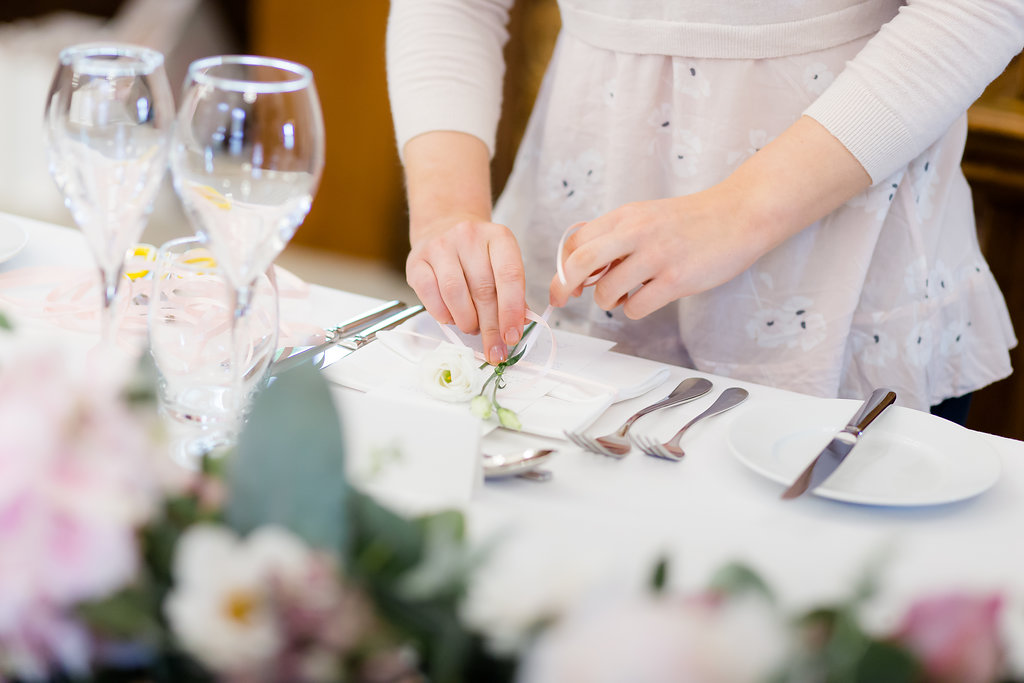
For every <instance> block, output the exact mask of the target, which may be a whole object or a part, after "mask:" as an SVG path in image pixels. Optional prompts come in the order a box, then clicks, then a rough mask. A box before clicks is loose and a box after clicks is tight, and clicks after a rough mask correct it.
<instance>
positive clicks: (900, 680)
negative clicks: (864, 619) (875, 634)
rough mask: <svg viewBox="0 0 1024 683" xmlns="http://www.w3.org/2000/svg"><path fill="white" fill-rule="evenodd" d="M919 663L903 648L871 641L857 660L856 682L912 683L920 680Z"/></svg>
mask: <svg viewBox="0 0 1024 683" xmlns="http://www.w3.org/2000/svg"><path fill="white" fill-rule="evenodd" d="M921 675H922V670H921V665H920V664H919V663H918V661H917V659H916V658H915V657H914V656H913V655H912V654H911V653H910V652H909V651H907V650H905V649H904V648H902V647H900V646H898V645H896V644H894V643H888V642H884V641H878V640H876V641H872V642H871V643H869V644H868V647H867V649H866V650H865V651H864V653H863V654H862V655H861V657H860V659H859V660H858V661H857V665H856V670H855V673H854V680H855V681H857V683H914V681H920V680H921Z"/></svg>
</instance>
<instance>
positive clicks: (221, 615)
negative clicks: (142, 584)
mask: <svg viewBox="0 0 1024 683" xmlns="http://www.w3.org/2000/svg"><path fill="white" fill-rule="evenodd" d="M309 561H310V551H309V549H308V548H307V547H306V546H305V545H304V544H303V543H302V541H300V540H299V539H298V538H297V537H296V536H294V535H293V534H291V533H290V532H288V531H286V530H284V529H280V528H274V527H263V528H260V529H257V530H256V531H254V532H253V533H252V534H250V535H249V536H248V537H247V538H246V539H244V540H240V539H239V538H238V537H237V536H235V534H234V533H233V532H231V531H230V530H228V529H226V528H224V527H220V526H214V525H196V526H193V527H191V528H189V530H188V531H186V532H185V533H184V535H182V537H181V540H180V541H179V543H178V547H177V554H176V556H175V558H174V578H175V587H174V589H173V590H172V592H171V593H170V595H168V597H167V601H166V603H165V604H164V610H165V612H166V614H167V617H168V619H169V621H170V624H171V628H172V630H173V632H174V634H175V636H176V637H177V638H178V641H179V642H180V643H181V645H182V647H183V648H184V649H185V650H186V651H187V652H189V653H190V654H192V655H194V656H195V657H196V658H197V659H199V660H200V661H201V662H203V664H205V665H206V666H208V667H210V668H211V669H212V670H213V671H215V672H217V673H233V672H240V671H255V670H259V668H260V667H262V666H265V665H266V664H268V663H269V662H272V661H273V659H274V658H275V656H276V655H277V654H278V652H279V651H280V649H281V648H282V647H283V645H284V638H285V634H284V633H283V632H282V626H281V624H279V623H278V620H277V618H276V614H275V611H274V605H273V604H272V595H271V591H272V588H273V586H274V585H275V582H278V585H285V586H288V585H292V584H294V583H299V582H301V581H303V580H304V578H303V577H305V576H306V568H307V566H308V564H309Z"/></svg>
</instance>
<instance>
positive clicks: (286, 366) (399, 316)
mask: <svg viewBox="0 0 1024 683" xmlns="http://www.w3.org/2000/svg"><path fill="white" fill-rule="evenodd" d="M413 310H415V311H416V312H417V313H418V312H420V311H422V310H423V307H422V306H420V305H416V306H410V307H406V306H405V304H403V303H402V302H400V301H397V300H395V301H389V302H387V303H385V304H381V305H380V306H378V307H376V308H374V309H371V310H369V311H367V312H365V313H362V314H360V315H358V316H356V317H354V318H351V319H349V320H346V321H345V322H343V323H341V324H340V325H337V326H335V327H332V328H331V329H329V330H327V335H328V338H327V341H325V342H323V343H321V344H317V345H316V346H309V347H306V348H304V349H300V350H299V351H296V352H295V353H292V354H291V355H289V356H285V357H283V358H279V359H277V360H275V361H274V362H273V363H272V364H271V366H270V373H269V374H270V375H279V374H281V373H282V372H284V371H285V370H290V369H291V368H294V367H296V366H297V365H301V364H302V363H305V362H308V361H310V360H312V359H315V358H316V357H317V356H319V355H321V354H323V353H324V352H325V351H327V350H328V349H330V348H331V347H333V346H335V345H337V344H341V343H342V342H344V341H345V340H346V339H349V338H354V337H358V336H359V335H364V334H367V333H369V332H370V331H371V330H372V331H373V332H374V333H376V332H379V331H380V330H381V329H387V325H388V324H391V325H392V326H393V325H397V324H398V323H400V322H403V321H405V320H407V319H408V318H410V317H412V315H406V314H408V313H409V312H410V311H413Z"/></svg>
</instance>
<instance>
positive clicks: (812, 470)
mask: <svg viewBox="0 0 1024 683" xmlns="http://www.w3.org/2000/svg"><path fill="white" fill-rule="evenodd" d="M895 401H896V392H895V391H893V390H892V389H886V388H884V387H883V388H881V389H875V390H874V391H873V392H871V396H870V397H869V398H868V400H866V401H864V403H863V405H861V407H860V410H858V411H857V414H856V415H854V416H853V418H852V419H851V420H850V421H849V423H847V425H846V426H845V427H843V429H842V431H840V432H839V433H838V434H836V435H835V436H834V437H833V438H832V441H830V442H829V444H828V445H827V446H825V448H824V450H822V451H821V453H819V454H818V456H817V457H816V458H814V460H812V461H811V464H810V465H808V466H807V468H806V469H805V470H804V471H803V472H801V473H800V476H799V477H797V478H796V481H794V482H793V484H792V486H790V487H789V488H788V489H786V490H785V492H784V493H783V494H782V498H783V499H784V500H789V499H791V498H796V497H797V496H799V495H801V494H802V493H804V492H805V491H809V490H813V489H814V488H816V487H817V486H819V485H820V484H821V483H822V482H823V481H825V480H826V479H828V477H829V475H831V474H832V473H833V472H835V471H836V468H837V467H839V465H840V463H842V462H843V459H844V458H846V456H847V455H849V453H850V451H852V450H853V447H854V446H856V445H857V442H858V441H859V440H860V435H861V432H863V431H864V430H865V429H867V426H868V425H869V424H871V423H872V422H873V421H874V419H875V418H876V417H878V416H879V415H881V414H882V411H883V410H885V409H886V408H888V407H889V406H891V405H892V404H893V402H895Z"/></svg>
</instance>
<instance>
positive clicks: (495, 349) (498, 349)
mask: <svg viewBox="0 0 1024 683" xmlns="http://www.w3.org/2000/svg"><path fill="white" fill-rule="evenodd" d="M503 360H505V349H504V348H503V347H502V346H501V345H500V344H495V345H494V346H492V347H491V353H490V361H491V364H492V365H494V364H496V363H500V362H501V361H503Z"/></svg>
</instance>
